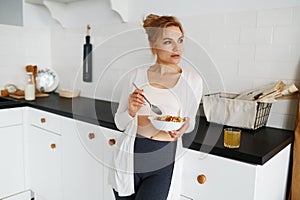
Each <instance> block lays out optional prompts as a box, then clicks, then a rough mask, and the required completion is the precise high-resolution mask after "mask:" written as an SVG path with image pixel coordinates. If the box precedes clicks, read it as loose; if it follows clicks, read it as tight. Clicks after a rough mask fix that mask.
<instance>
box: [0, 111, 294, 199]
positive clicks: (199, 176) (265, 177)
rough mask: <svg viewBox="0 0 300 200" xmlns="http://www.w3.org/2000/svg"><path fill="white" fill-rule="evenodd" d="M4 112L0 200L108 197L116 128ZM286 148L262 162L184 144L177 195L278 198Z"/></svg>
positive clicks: (281, 192) (284, 172) (284, 181)
mask: <svg viewBox="0 0 300 200" xmlns="http://www.w3.org/2000/svg"><path fill="white" fill-rule="evenodd" d="M5 110H7V112H6V111H5ZM5 110H0V111H1V112H0V120H1V121H2V123H1V124H0V156H1V158H4V159H2V161H1V165H0V177H1V178H0V199H8V200H21V199H22V200H29V199H27V197H28V196H30V197H29V198H32V197H34V198H35V200H69V199H72V200H82V199H88V200H100V199H101V200H102V199H103V200H114V194H113V191H112V188H111V186H110V185H108V174H109V171H110V169H111V168H112V167H113V165H112V159H113V150H114V148H118V143H119V138H120V136H121V135H122V132H120V131H115V130H112V129H108V128H104V127H101V126H98V125H93V124H90V123H86V122H82V121H79V120H74V119H71V118H66V117H62V116H59V115H54V114H51V113H48V112H44V111H39V110H37V109H31V108H24V110H23V112H22V109H5ZM23 115H25V116H24V119H25V120H24V122H23ZM24 142H25V143H24ZM290 149H291V145H288V146H287V147H285V148H284V149H283V150H281V151H280V152H279V153H277V154H276V155H275V156H274V157H273V158H271V159H270V160H269V161H268V162H266V163H265V164H264V165H253V164H249V163H244V162H239V161H236V160H232V159H227V158H223V157H220V156H215V155H211V154H205V153H201V152H198V151H194V150H190V149H186V154H185V155H184V156H183V157H182V158H181V159H183V171H182V184H181V185H182V188H181V197H180V200H199V199H231V200H240V199H243V200H266V199H271V200H284V199H285V196H286V185H287V174H288V167H289V158H290ZM23 150H24V152H23ZM7 153H9V156H7V155H8V154H7ZM24 161H25V163H24ZM24 190H27V191H30V194H29V195H28V193H27V194H21V192H22V191H24ZM22 195H23V196H22Z"/></svg>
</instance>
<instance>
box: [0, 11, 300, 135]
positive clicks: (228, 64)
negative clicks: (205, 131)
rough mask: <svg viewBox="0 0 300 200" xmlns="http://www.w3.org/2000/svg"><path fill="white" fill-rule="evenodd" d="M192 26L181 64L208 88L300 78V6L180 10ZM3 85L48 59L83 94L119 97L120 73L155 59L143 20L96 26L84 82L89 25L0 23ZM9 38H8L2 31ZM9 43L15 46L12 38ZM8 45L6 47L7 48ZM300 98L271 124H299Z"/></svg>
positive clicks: (284, 103)
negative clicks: (204, 11) (88, 79)
mask: <svg viewBox="0 0 300 200" xmlns="http://www.w3.org/2000/svg"><path fill="white" fill-rule="evenodd" d="M180 20H181V21H182V22H183V25H184V28H185V33H186V38H187V40H186V51H185V59H184V61H183V63H182V64H183V65H187V66H188V67H191V68H192V67H193V66H195V70H197V71H199V72H200V73H201V75H202V77H203V79H204V81H205V83H206V85H205V93H210V92H215V91H221V90H222V91H226V92H242V91H244V90H248V89H252V88H254V87H258V86H261V85H262V84H266V83H270V82H273V81H277V80H279V79H281V80H283V81H285V82H296V83H297V84H299V83H300V28H299V27H300V26H299V25H300V7H291V8H280V9H272V10H257V11H244V12H234V13H233V12H232V13H221V14H220V13H218V14H207V15H195V16H189V17H187V16H186V17H182V18H180ZM0 34H1V36H5V37H0V44H1V49H0V58H1V60H2V61H1V63H0V69H3V70H6V71H5V76H4V77H3V78H1V79H0V86H3V85H4V84H5V83H7V82H11V81H12V80H13V81H14V82H16V83H17V84H18V85H21V84H22V81H20V80H21V78H20V77H22V78H23V67H24V66H25V65H26V64H31V63H35V64H38V65H40V66H44V65H45V66H46V65H50V66H51V67H53V68H54V69H55V70H56V71H57V72H58V74H59V77H60V85H59V87H60V88H66V89H72V88H78V89H80V90H81V95H82V96H87V97H94V98H101V99H107V100H117V99H118V96H119V95H120V85H121V84H122V83H121V82H119V80H120V78H121V77H123V75H124V74H125V73H126V72H127V71H128V70H130V69H132V68H135V67H138V66H141V65H150V64H151V63H152V62H153V61H154V57H153V56H152V55H151V53H150V51H149V49H148V43H147V40H146V37H145V34H144V32H143V30H142V29H141V26H140V24H139V23H136V24H132V23H126V24H121V23H120V24H118V23H117V24H113V25H111V26H99V27H93V28H92V33H91V34H92V43H93V47H94V52H93V59H94V63H93V65H94V66H93V70H94V75H93V79H94V81H93V82H92V83H84V82H82V45H83V43H84V36H85V31H84V28H83V29H52V30H48V29H45V28H42V29H37V30H32V29H29V28H20V27H11V26H2V25H1V26H0ZM3 38H5V39H3ZM9 45H10V46H9ZM3 47H7V48H6V49H5V48H3ZM296 108H297V104H296V101H295V100H281V101H278V102H276V103H274V104H273V107H272V111H271V116H270V118H269V122H268V125H269V126H274V127H282V128H287V129H293V128H294V123H295V117H296Z"/></svg>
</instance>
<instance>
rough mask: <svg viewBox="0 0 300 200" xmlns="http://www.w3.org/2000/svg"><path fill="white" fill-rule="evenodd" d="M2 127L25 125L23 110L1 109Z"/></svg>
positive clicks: (0, 125)
mask: <svg viewBox="0 0 300 200" xmlns="http://www.w3.org/2000/svg"><path fill="white" fill-rule="evenodd" d="M0 122H1V123H0V127H5V126H12V125H19V124H22V123H23V111H22V109H21V108H9V109H0Z"/></svg>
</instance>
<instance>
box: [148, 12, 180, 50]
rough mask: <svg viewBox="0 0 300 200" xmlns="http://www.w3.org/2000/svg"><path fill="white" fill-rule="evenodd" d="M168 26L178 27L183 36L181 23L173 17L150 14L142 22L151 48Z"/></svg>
mask: <svg viewBox="0 0 300 200" xmlns="http://www.w3.org/2000/svg"><path fill="white" fill-rule="evenodd" d="M170 26H176V27H178V28H179V29H180V31H181V32H182V34H184V32H183V28H182V25H181V23H180V22H179V20H178V19H177V18H176V17H174V16H159V15H155V14H150V15H148V16H147V17H146V18H145V19H144V20H143V27H144V29H145V31H146V33H147V35H148V41H149V43H150V45H151V47H153V45H154V43H155V42H156V41H158V39H159V38H160V37H162V35H163V30H164V29H165V28H167V27H170Z"/></svg>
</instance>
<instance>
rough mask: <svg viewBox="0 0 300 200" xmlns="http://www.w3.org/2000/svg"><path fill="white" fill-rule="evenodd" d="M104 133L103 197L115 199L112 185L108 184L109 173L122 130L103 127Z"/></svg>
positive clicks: (110, 199)
mask: <svg viewBox="0 0 300 200" xmlns="http://www.w3.org/2000/svg"><path fill="white" fill-rule="evenodd" d="M101 132H102V134H103V135H104V163H103V164H104V192H103V199H105V200H114V199H115V196H114V193H113V190H112V188H111V186H110V185H108V174H109V170H110V169H111V168H112V167H113V166H112V159H113V149H114V148H116V147H117V145H118V140H119V137H120V136H121V134H122V132H120V131H115V130H112V129H108V128H104V127H101Z"/></svg>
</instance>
